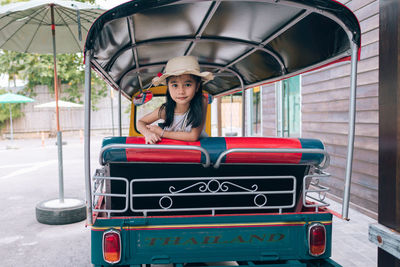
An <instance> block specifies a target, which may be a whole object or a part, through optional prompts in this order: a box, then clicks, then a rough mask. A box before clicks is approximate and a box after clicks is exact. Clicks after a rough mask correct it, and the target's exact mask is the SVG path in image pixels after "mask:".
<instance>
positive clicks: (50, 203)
mask: <svg viewBox="0 0 400 267" xmlns="http://www.w3.org/2000/svg"><path fill="white" fill-rule="evenodd" d="M36 219H37V221H38V222H40V223H44V224H51V225H60V224H70V223H76V222H80V221H83V220H84V219H86V205H85V202H84V201H82V200H80V199H73V198H65V199H64V202H60V200H59V199H50V200H46V201H42V202H40V203H39V204H37V205H36Z"/></svg>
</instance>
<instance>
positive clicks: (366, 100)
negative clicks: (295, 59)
mask: <svg viewBox="0 0 400 267" xmlns="http://www.w3.org/2000/svg"><path fill="white" fill-rule="evenodd" d="M340 2H341V3H343V4H345V5H346V6H348V7H349V8H350V9H351V10H352V11H353V12H354V13H355V14H356V16H357V17H358V19H359V22H360V25H361V31H362V37H361V42H362V48H361V61H360V62H359V64H358V75H357V86H358V87H357V103H356V129H355V134H356V137H355V143H354V146H355V150H354V160H353V172H352V185H351V197H350V202H351V203H352V206H353V207H356V208H358V209H360V210H361V211H364V212H365V213H367V214H368V215H370V216H372V217H376V213H377V211H378V203H377V202H378V137H379V134H378V133H379V125H378V123H379V120H378V115H379V113H378V112H379V107H378V78H379V77H378V73H379V2H378V1H376V0H352V1H340ZM349 86H350V63H340V64H335V65H332V66H329V67H327V68H324V69H321V70H318V71H314V72H312V73H308V74H304V75H303V76H302V87H301V90H302V137H304V138H318V139H321V140H322V141H323V142H324V144H325V145H326V148H327V150H328V152H329V153H330V155H331V166H330V167H329V168H328V170H327V171H328V172H329V173H331V175H332V178H331V179H330V180H329V181H327V182H326V183H327V185H328V186H329V187H330V188H331V192H330V193H331V194H333V195H334V196H336V197H337V198H339V199H341V198H342V197H343V190H344V178H345V167H346V155H347V149H346V146H347V139H348V136H347V133H348V107H349V101H348V98H349V91H350V90H349ZM350 217H351V214H350Z"/></svg>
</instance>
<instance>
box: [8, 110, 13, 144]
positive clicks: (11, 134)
mask: <svg viewBox="0 0 400 267" xmlns="http://www.w3.org/2000/svg"><path fill="white" fill-rule="evenodd" d="M8 107H9V108H10V136H11V141H12V140H14V134H13V125H12V111H11V103H9V104H8Z"/></svg>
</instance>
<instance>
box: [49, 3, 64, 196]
mask: <svg viewBox="0 0 400 267" xmlns="http://www.w3.org/2000/svg"><path fill="white" fill-rule="evenodd" d="M50 10H51V35H52V39H53V62H54V94H55V98H56V121H57V147H58V188H59V200H60V202H61V203H63V202H64V175H63V158H62V133H61V130H60V116H59V110H58V79H57V58H56V25H55V23H54V5H50Z"/></svg>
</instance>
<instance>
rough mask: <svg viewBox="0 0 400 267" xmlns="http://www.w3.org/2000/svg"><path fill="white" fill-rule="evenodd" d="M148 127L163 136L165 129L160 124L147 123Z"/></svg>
mask: <svg viewBox="0 0 400 267" xmlns="http://www.w3.org/2000/svg"><path fill="white" fill-rule="evenodd" d="M146 128H147V129H148V130H150V131H151V132H153V133H156V134H158V136H160V137H161V134H162V131H163V130H162V128H161V127H160V126H158V125H146Z"/></svg>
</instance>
